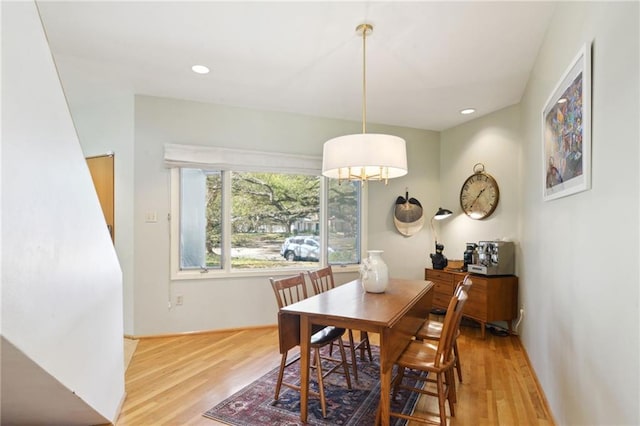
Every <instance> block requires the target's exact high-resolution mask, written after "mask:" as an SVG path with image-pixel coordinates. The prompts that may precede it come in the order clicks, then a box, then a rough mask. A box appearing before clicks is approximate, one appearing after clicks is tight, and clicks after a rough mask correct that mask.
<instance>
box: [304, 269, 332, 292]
mask: <svg viewBox="0 0 640 426" xmlns="http://www.w3.org/2000/svg"><path fill="white" fill-rule="evenodd" d="M309 278H310V279H311V284H313V291H314V292H315V294H320V293H324V292H325V291H327V290H331V289H332V288H334V287H335V286H336V284H335V281H334V280H333V271H332V270H331V266H326V267H324V268H321V269H316V270H315V271H309Z"/></svg>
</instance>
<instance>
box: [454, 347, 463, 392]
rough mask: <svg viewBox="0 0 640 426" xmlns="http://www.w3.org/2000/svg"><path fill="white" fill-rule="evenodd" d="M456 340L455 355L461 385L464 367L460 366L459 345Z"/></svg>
mask: <svg viewBox="0 0 640 426" xmlns="http://www.w3.org/2000/svg"><path fill="white" fill-rule="evenodd" d="M456 340H457V339H456ZM456 340H454V341H453V354H454V355H455V356H456V370H457V371H458V380H459V381H460V383H462V366H461V365H460V355H459V354H458V343H457V341H456Z"/></svg>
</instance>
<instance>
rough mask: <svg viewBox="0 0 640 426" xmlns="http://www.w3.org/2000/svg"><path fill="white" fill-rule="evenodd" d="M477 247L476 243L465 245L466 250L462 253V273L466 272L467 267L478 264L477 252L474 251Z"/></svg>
mask: <svg viewBox="0 0 640 426" xmlns="http://www.w3.org/2000/svg"><path fill="white" fill-rule="evenodd" d="M477 247H478V245H477V244H476V243H467V249H466V250H465V251H464V255H463V260H464V266H463V267H462V270H463V271H467V265H471V264H474V263H478V251H477V250H476V248H477Z"/></svg>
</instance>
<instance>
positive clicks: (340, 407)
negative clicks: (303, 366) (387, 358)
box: [203, 346, 418, 426]
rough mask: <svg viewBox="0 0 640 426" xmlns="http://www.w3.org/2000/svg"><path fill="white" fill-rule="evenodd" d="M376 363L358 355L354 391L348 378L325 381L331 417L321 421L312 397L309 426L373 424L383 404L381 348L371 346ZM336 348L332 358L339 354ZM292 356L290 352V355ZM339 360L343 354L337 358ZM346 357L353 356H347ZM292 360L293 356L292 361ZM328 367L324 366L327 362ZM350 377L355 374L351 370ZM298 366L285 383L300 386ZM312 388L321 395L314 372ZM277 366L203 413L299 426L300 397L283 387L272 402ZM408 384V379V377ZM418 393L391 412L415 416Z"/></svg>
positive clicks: (232, 420) (242, 424) (240, 424)
mask: <svg viewBox="0 0 640 426" xmlns="http://www.w3.org/2000/svg"><path fill="white" fill-rule="evenodd" d="M371 351H372V353H373V362H369V361H362V360H360V359H359V355H358V382H356V381H355V380H354V379H353V374H352V375H351V376H352V377H351V386H352V389H351V390H349V389H347V386H346V381H345V378H344V375H342V374H331V375H329V376H328V377H326V378H325V381H324V382H325V395H326V399H327V417H326V418H323V417H322V409H321V407H320V400H319V399H318V398H317V397H314V396H310V397H309V409H308V410H309V411H308V413H309V414H308V418H307V423H306V424H309V425H345V426H346V425H353V426H355V425H358V426H362V425H373V424H374V423H375V418H376V410H377V408H378V401H379V400H380V381H379V377H380V375H379V362H380V356H379V348H378V347H377V346H371ZM336 352H337V348H336V349H334V356H336V355H338V354H337V353H336ZM289 356H290V357H291V356H292V354H291V353H290V354H289ZM338 356H339V355H338ZM347 356H349V354H348V353H347ZM290 359H291V358H290ZM323 365H324V364H323ZM350 373H351V371H350ZM299 377H300V362H296V363H294V364H292V365H290V366H289V367H288V368H287V369H285V379H284V381H285V382H289V383H299V382H300V381H299ZM311 377H312V379H311V383H310V387H311V389H313V390H315V391H317V389H318V386H317V383H316V380H315V378H316V376H315V371H314V370H312V371H311ZM277 379H278V368H275V369H273V370H272V371H270V372H269V373H267V374H265V375H264V376H262V377H261V378H259V379H258V380H256V381H255V382H253V383H251V384H250V385H249V386H247V387H245V388H244V389H241V390H240V391H238V392H237V393H235V394H234V395H232V396H230V397H229V398H227V399H226V400H224V401H223V402H221V403H220V404H218V405H216V406H215V407H213V408H212V409H210V410H209V411H207V412H206V413H204V414H203V415H204V416H205V417H208V418H211V419H214V420H217V421H220V422H223V423H227V424H229V425H235V426H264V425H270V426H294V425H303V423H302V422H300V394H299V392H297V391H295V390H293V389H290V388H288V387H284V386H283V387H282V390H281V391H280V398H279V399H278V402H276V403H274V400H273V397H274V392H275V385H276V381H277ZM405 380H407V379H405ZM417 400H418V396H417V394H416V393H411V392H408V391H404V390H401V391H399V392H398V395H397V396H396V399H395V400H393V401H392V403H391V405H392V406H391V410H392V411H401V412H404V413H411V412H412V411H413V409H414V407H415V405H416V402H417ZM405 423H406V421H405V420H402V419H396V418H392V419H391V424H392V425H396V426H399V425H404V424H405Z"/></svg>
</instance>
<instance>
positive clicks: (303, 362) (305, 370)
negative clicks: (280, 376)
mask: <svg viewBox="0 0 640 426" xmlns="http://www.w3.org/2000/svg"><path fill="white" fill-rule="evenodd" d="M310 343H311V323H310V322H309V318H308V317H306V316H305V315H302V316H301V318H300V421H302V422H303V423H306V422H307V413H308V403H309V365H310V356H311V348H310Z"/></svg>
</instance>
